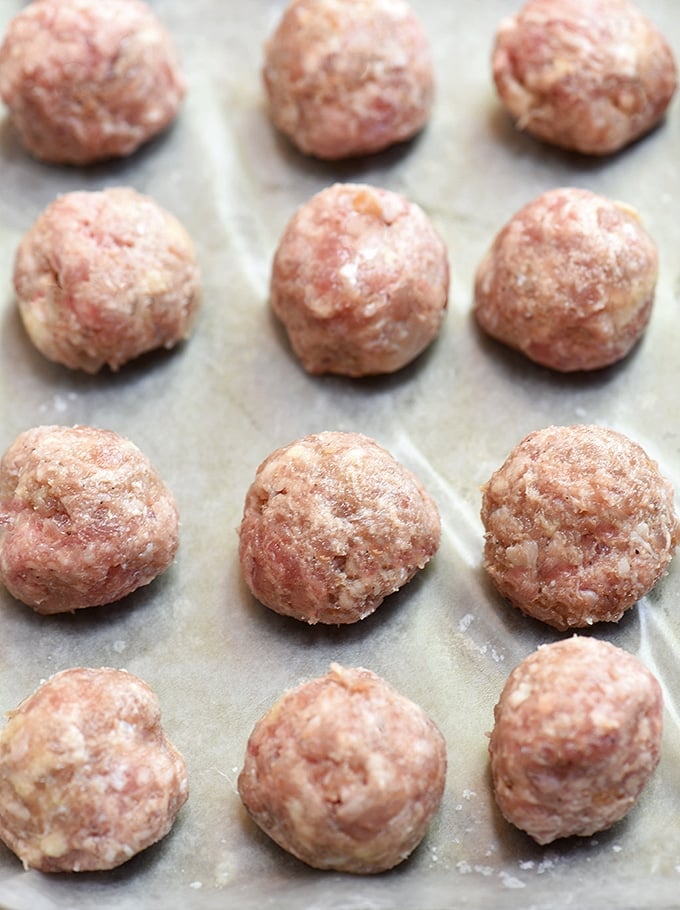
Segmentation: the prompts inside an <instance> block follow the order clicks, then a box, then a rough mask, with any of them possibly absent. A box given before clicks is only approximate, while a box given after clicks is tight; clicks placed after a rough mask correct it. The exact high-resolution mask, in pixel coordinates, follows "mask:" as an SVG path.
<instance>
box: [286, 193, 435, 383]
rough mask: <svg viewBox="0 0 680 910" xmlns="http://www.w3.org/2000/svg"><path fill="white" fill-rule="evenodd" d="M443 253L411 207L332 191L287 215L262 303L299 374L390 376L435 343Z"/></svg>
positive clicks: (398, 199)
mask: <svg viewBox="0 0 680 910" xmlns="http://www.w3.org/2000/svg"><path fill="white" fill-rule="evenodd" d="M448 290H449V265H448V257H447V250H446V247H445V245H444V243H443V241H442V240H441V238H440V237H439V235H438V234H437V232H436V231H435V229H434V227H433V226H432V224H431V222H430V220H429V219H428V217H427V215H426V214H425V213H424V212H423V210H422V209H421V208H419V206H417V205H415V204H413V203H411V202H408V200H406V199H405V198H404V197H403V196H400V195H398V194H396V193H392V192H390V191H388V190H383V189H377V188H375V187H371V186H364V185H361V184H335V185H334V186H331V187H328V188H327V189H325V190H322V191H321V192H320V193H318V194H317V195H316V196H313V197H312V198H311V199H310V200H309V201H308V202H307V203H305V204H304V205H302V206H301V207H300V208H299V209H298V210H297V212H296V213H295V214H294V215H293V217H292V219H291V220H290V222H289V223H288V226H287V228H286V230H285V232H284V234H283V237H282V238H281V241H280V243H279V246H278V249H277V251H276V255H275V257H274V264H273V269H272V276H271V305H272V308H273V310H274V312H275V313H276V315H277V316H278V317H279V319H280V320H281V321H282V323H283V324H284V326H285V328H286V331H287V332H288V337H289V339H290V343H291V345H292V348H293V350H294V352H295V354H296V355H297V356H298V357H299V358H300V361H301V362H302V365H303V367H304V368H305V369H306V370H307V371H308V372H309V373H339V374H343V375H346V376H366V375H371V374H377V373H391V372H394V371H395V370H399V369H401V367H403V366H405V365H406V364H407V363H410V362H411V361H412V360H414V358H416V357H417V356H418V354H420V353H421V352H422V351H423V350H424V349H425V348H426V347H427V346H428V345H429V344H430V342H431V341H432V340H433V339H434V338H435V336H436V335H437V333H438V332H439V329H440V327H441V324H442V321H443V319H444V315H445V312H446V306H447V300H448Z"/></svg>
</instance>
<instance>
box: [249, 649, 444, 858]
mask: <svg viewBox="0 0 680 910" xmlns="http://www.w3.org/2000/svg"><path fill="white" fill-rule="evenodd" d="M445 777H446V746H445V742H444V738H443V736H442V735H441V733H440V731H439V730H438V728H437V727H436V725H435V724H434V723H433V721H432V720H430V718H429V717H428V716H427V715H426V714H425V712H424V711H423V710H422V708H420V707H419V706H418V705H416V704H414V703H413V702H412V701H410V700H409V699H408V698H406V697H405V696H403V695H401V694H400V693H398V692H397V691H396V690H395V689H393V688H392V686H390V685H389V684H388V683H387V682H385V680H383V679H381V678H380V677H379V676H376V675H375V674H374V673H371V672H370V671H369V670H363V669H345V668H343V667H339V666H338V665H337V664H333V665H331V671H330V673H329V674H328V675H327V676H324V677H321V678H320V679H314V680H312V681H311V682H307V683H304V684H303V685H301V686H299V687H298V688H296V689H292V690H290V691H288V692H286V693H285V694H284V695H283V696H282V697H281V698H280V699H279V700H278V702H276V704H275V705H274V706H273V707H272V708H271V709H270V710H269V712H268V713H267V714H265V716H264V717H263V718H262V719H261V720H260V721H259V722H258V723H257V725H256V726H255V729H254V730H253V732H252V734H251V736H250V739H249V740H248V747H247V751H246V757H245V763H244V767H243V770H242V771H241V774H240V776H239V779H238V789H239V793H240V795H241V799H242V800H243V803H244V805H245V807H246V809H247V810H248V812H249V813H250V815H251V816H252V818H253V819H254V821H255V822H256V823H257V824H258V825H259V826H260V828H262V830H263V831H265V832H266V833H267V834H268V835H269V836H270V837H271V838H272V839H273V840H275V841H276V843H277V844H279V846H281V847H283V849H284V850H288V852H289V853H292V854H293V855H294V856H297V857H298V859H301V860H302V861H303V862H305V863H307V864H308V865H310V866H313V867H314V868H316V869H334V870H337V871H339V872H355V873H375V872H383V871H384V870H386V869H391V868H392V867H393V866H396V865H397V864H398V863H400V862H402V860H404V859H406V857H407V856H408V855H409V854H410V853H411V852H412V851H413V850H414V849H415V848H416V847H417V846H418V844H419V843H420V841H421V840H422V838H423V837H424V835H425V832H426V829H427V827H428V825H429V823H430V820H431V819H432V816H433V815H434V813H435V812H436V811H437V808H438V806H439V803H440V801H441V798H442V794H443V791H444V783H445Z"/></svg>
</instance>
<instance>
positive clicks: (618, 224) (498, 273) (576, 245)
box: [475, 188, 658, 372]
mask: <svg viewBox="0 0 680 910" xmlns="http://www.w3.org/2000/svg"><path fill="white" fill-rule="evenodd" d="M657 272H658V254H657V249H656V245H655V243H654V241H653V240H652V239H651V237H650V236H649V234H648V233H647V232H646V230H645V229H644V227H643V225H642V223H641V221H640V218H639V216H638V214H637V212H636V211H635V210H634V209H632V208H630V207H629V206H626V205H623V204H622V203H619V202H612V201H610V200H609V199H605V198H604V197H602V196H598V195H596V194H595V193H591V192H590V191H589V190H582V189H574V188H562V189H555V190H550V191H548V192H547V193H543V194H542V195H541V196H539V197H538V198H537V199H534V200H533V202H530V203H529V204H528V205H526V206H524V208H522V209H520V211H519V212H517V214H516V215H514V216H513V217H512V218H511V219H510V221H509V222H508V224H507V225H506V226H505V227H504V228H503V229H502V230H501V231H500V233H499V234H498V235H497V237H496V238H495V240H494V242H493V244H492V246H491V248H490V250H489V251H488V253H487V254H486V256H485V257H484V259H483V260H482V262H481V263H480V265H479V268H478V270H477V275H476V280H475V315H476V317H477V321H478V322H479V325H480V326H481V327H482V328H483V329H484V331H485V332H487V333H488V334H489V335H491V336H492V337H493V338H496V339H497V340H499V341H502V342H503V343H504V344H507V345H509V346H510V347H512V348H516V349H517V350H520V351H522V353H524V354H525V355H526V356H527V357H529V358H530V359H531V360H533V361H535V362H536V363H539V364H541V365H543V366H546V367H550V368H551V369H553V370H560V371H561V372H570V371H575V370H594V369H599V368H601V367H605V366H608V365H610V364H612V363H614V362H615V361H617V360H620V359H621V358H623V357H625V355H626V354H628V352H629V351H630V350H631V348H632V347H633V345H634V344H635V342H636V341H637V340H638V339H639V338H640V336H641V335H642V333H643V332H644V330H645V328H646V326H647V323H648V321H649V317H650V315H651V311H652V304H653V301H654V292H655V288H656V279H657Z"/></svg>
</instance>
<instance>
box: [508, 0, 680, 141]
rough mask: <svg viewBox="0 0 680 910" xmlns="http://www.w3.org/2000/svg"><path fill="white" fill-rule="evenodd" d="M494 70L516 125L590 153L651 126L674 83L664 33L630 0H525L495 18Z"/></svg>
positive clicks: (665, 105)
mask: <svg viewBox="0 0 680 910" xmlns="http://www.w3.org/2000/svg"><path fill="white" fill-rule="evenodd" d="M492 70H493V77H494V80H495V83H496V88H497V89H498V93H499V96H500V98H501V101H502V102H503V104H504V105H505V107H506V108H507V109H508V111H509V112H510V114H511V115H512V116H513V117H514V119H515V120H516V122H517V126H518V127H519V128H520V129H523V130H526V131H527V132H528V133H531V134H533V135H534V136H536V137H537V138H538V139H541V140H543V141H545V142H548V143H551V144H553V145H557V146H561V147H563V148H566V149H571V150H574V151H577V152H582V153H584V154H587V155H607V154H610V153H613V152H616V151H618V150H619V149H622V148H623V147H624V146H626V145H628V144H629V143H631V142H633V140H635V139H637V138H638V137H640V136H642V135H643V134H644V133H647V132H648V131H649V130H651V129H652V127H654V126H655V125H656V124H657V123H658V122H659V121H660V120H661V119H662V118H663V116H664V114H665V112H666V109H667V108H668V105H669V104H670V101H671V98H672V97H673V94H674V92H675V89H676V82H677V71H676V63H675V59H674V56H673V52H672V51H671V48H670V46H669V44H668V42H667V41H666V39H665V38H664V37H663V35H662V34H661V33H660V31H659V30H658V28H656V26H654V25H653V24H652V22H650V20H649V19H648V18H647V17H646V16H644V15H643V14H642V13H641V12H640V10H639V9H638V8H637V7H636V6H635V5H634V4H633V3H631V2H629V0H528V2H527V3H525V4H524V6H523V7H522V8H521V9H520V11H519V12H518V13H517V15H515V16H512V17H509V18H507V19H503V20H502V21H501V23H500V25H499V28H498V31H497V34H496V41H495V46H494V49H493V55H492Z"/></svg>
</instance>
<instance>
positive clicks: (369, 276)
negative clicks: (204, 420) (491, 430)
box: [14, 183, 659, 377]
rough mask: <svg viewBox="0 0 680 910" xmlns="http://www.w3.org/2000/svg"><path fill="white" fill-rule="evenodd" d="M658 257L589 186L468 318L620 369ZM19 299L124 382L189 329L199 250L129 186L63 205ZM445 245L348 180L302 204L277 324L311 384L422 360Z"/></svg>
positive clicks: (47, 343)
mask: <svg viewBox="0 0 680 910" xmlns="http://www.w3.org/2000/svg"><path fill="white" fill-rule="evenodd" d="M658 268H659V263H658V252H657V247H656V244H655V243H654V241H653V240H652V238H651V237H650V235H649V234H648V233H647V231H646V230H645V228H644V226H643V225H642V222H641V220H640V217H639V216H638V214H637V213H636V212H635V211H634V210H633V209H632V208H630V207H629V206H627V205H624V204H622V203H619V202H614V201H611V200H609V199H606V198H605V197H603V196H600V195H598V194H596V193H593V192H591V191H589V190H585V189H578V188H575V187H564V188H558V189H554V190H549V191H547V192H545V193H543V194H541V195H540V196H539V197H538V198H536V199H534V200H533V201H531V202H529V203H528V204H527V205H525V206H524V207H523V208H522V209H520V210H519V211H518V212H517V213H516V214H515V215H514V216H513V217H512V218H511V219H510V220H509V222H508V223H507V224H506V225H505V226H504V227H503V228H502V229H501V230H500V231H499V233H498V234H497V235H496V237H495V239H494V241H493V243H492V245H491V246H490V248H489V250H488V251H487V253H486V255H485V256H484V258H483V259H482V261H481V262H480V264H479V266H478V269H477V273H476V276H475V288H474V313H475V316H476V318H477V321H478V323H479V325H480V326H481V327H482V328H483V329H484V330H485V331H486V332H487V333H488V334H489V335H490V336H492V337H493V338H496V339H498V340H499V341H501V342H503V343H505V344H507V345H509V346H510V347H512V348H515V349H518V350H520V351H522V352H523V353H524V354H525V355H526V356H527V357H529V358H530V359H531V360H533V361H534V362H536V363H539V364H541V365H543V366H546V367H549V368H552V369H554V370H559V371H563V372H570V371H579V370H593V369H598V368H602V367H605V366H608V365H610V364H612V363H615V362H616V361H619V360H621V359H622V358H623V357H625V356H626V355H627V354H628V353H629V352H630V351H631V349H632V348H633V347H634V345H635V343H636V342H637V341H638V340H639V339H640V337H641V336H642V334H643V332H644V330H645V328H646V326H647V325H648V322H649V319H650V317H651V313H652V306H653V302H654V295H655V289H656V282H657V276H658ZM14 288H15V291H16V298H17V303H18V307H19V312H20V315H21V318H22V322H23V324H24V326H25V329H26V332H27V334H28V336H29V338H30V339H31V340H32V342H33V343H34V344H35V346H36V347H37V348H38V350H40V351H41V352H42V354H44V355H45V356H46V357H47V358H49V359H50V360H53V361H56V362H58V363H62V364H64V365H66V366H68V367H70V368H73V369H82V370H85V371H87V372H90V373H94V372H97V371H98V370H100V369H101V368H102V367H103V366H104V365H108V366H109V367H110V368H111V369H113V370H116V369H118V368H119V367H120V366H121V365H123V364H124V363H126V362H128V361H129V360H132V359H133V358H135V357H138V356H140V355H141V354H144V353H146V352H148V351H151V350H155V349H158V348H172V347H173V346H174V345H176V344H178V343H179V342H181V341H183V340H185V339H186V338H188V337H189V336H190V334H191V332H192V331H193V328H194V326H195V323H196V319H197V316H198V313H199V309H200V305H201V276H200V270H199V266H198V262H197V258H196V254H195V251H194V247H193V244H192V241H191V239H190V237H189V236H188V234H187V232H186V230H185V229H184V227H183V226H182V225H181V224H180V222H179V221H178V220H177V218H175V217H174V216H173V215H171V214H170V213H169V212H167V211H166V210H165V209H164V208H162V207H161V206H160V205H158V204H157V203H156V202H155V201H154V200H153V199H151V198H150V197H148V196H144V195H142V194H140V193H138V192H136V191H135V190H133V189H131V188H127V187H115V188H110V189H106V190H102V191H98V192H71V193H66V194H63V195H61V196H59V197H58V198H57V199H55V200H54V201H53V202H52V203H51V204H50V205H48V206H47V208H46V209H45V210H44V211H43V212H42V214H41V215H39V216H38V218H37V219H36V221H35V222H34V224H33V225H32V227H31V228H30V229H29V230H28V231H27V233H26V234H25V235H24V237H23V238H22V240H21V242H20V244H19V247H18V249H17V253H16V257H15V265H14ZM448 295H449V261H448V253H447V249H446V246H445V244H444V242H443V240H442V238H441V237H440V236H439V234H438V233H437V231H436V230H435V228H434V226H433V225H432V223H431V221H430V219H429V218H428V216H427V215H426V214H425V212H424V211H423V210H422V209H421V208H420V207H419V206H418V205H416V204H415V203H412V202H409V201H408V200H407V199H405V198H404V197H403V196H402V195H400V194H398V193H394V192H391V191H389V190H386V189H382V188H379V187H373V186H369V185H365V184H352V183H346V184H345V183H336V184H333V185H332V186H329V187H327V188H326V189H324V190H322V191H321V192H319V193H317V194H316V195H314V196H313V197H312V198H311V199H310V200H308V201H307V202H306V203H304V204H302V205H301V206H300V207H299V208H298V209H297V210H296V212H295V213H294V214H293V216H292V217H291V219H290V220H289V222H288V224H287V226H286V228H285V230H284V232H283V234H282V236H281V238H280V241H279V243H278V245H277V248H276V251H275V255H274V258H273V263H272V268H271V278H270V302H271V307H272V310H273V312H274V313H275V314H276V315H277V317H278V318H279V319H280V321H281V323H282V324H283V326H284V327H285V329H286V331H287V334H288V338H289V341H290V345H291V348H292V350H293V351H294V353H295V355H296V356H297V358H298V359H299V361H300V363H301V364H302V366H303V367H304V369H305V370H307V371H308V372H309V373H311V374H321V373H335V374H341V375H345V376H350V377H361V376H367V375H375V374H381V373H391V372H394V371H396V370H399V369H401V368H403V367H404V366H406V365H407V364H409V363H411V362H412V361H413V360H414V359H415V358H417V357H418V355H419V354H421V353H422V352H423V351H424V350H425V349H426V348H427V347H428V346H429V345H430V344H431V343H432V342H433V341H434V339H435V338H436V337H437V335H438V334H439V331H440V329H441V327H442V324H443V321H444V316H445V313H446V309H447V304H448Z"/></svg>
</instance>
